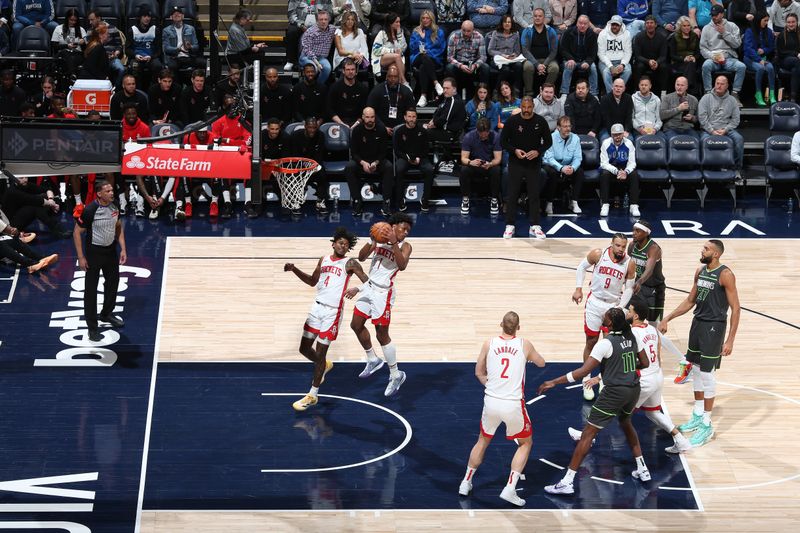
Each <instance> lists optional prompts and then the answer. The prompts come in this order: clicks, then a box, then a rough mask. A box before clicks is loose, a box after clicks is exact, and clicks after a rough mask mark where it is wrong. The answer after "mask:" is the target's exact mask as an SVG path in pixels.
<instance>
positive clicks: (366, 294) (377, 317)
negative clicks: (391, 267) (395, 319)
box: [353, 282, 395, 326]
mask: <svg viewBox="0 0 800 533" xmlns="http://www.w3.org/2000/svg"><path fill="white" fill-rule="evenodd" d="M394 297H395V291H394V287H392V288H389V289H384V288H381V287H378V286H377V285H373V284H372V283H369V282H367V283H366V284H365V285H364V288H363V289H362V290H361V296H360V297H359V299H358V301H357V302H356V307H355V310H354V311H353V313H354V314H356V315H357V316H361V317H364V318H368V319H371V320H372V323H373V324H375V325H376V326H388V325H389V323H390V322H391V321H392V307H393V306H394Z"/></svg>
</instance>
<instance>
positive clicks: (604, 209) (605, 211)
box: [600, 204, 609, 217]
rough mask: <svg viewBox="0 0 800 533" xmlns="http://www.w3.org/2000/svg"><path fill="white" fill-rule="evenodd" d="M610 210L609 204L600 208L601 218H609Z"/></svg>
mask: <svg viewBox="0 0 800 533" xmlns="http://www.w3.org/2000/svg"><path fill="white" fill-rule="evenodd" d="M608 208H609V205H608V204H603V205H602V206H600V216H601V217H607V216H608Z"/></svg>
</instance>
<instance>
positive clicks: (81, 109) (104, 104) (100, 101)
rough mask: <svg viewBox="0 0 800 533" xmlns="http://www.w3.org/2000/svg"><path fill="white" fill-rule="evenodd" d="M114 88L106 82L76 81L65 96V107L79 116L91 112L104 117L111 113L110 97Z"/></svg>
mask: <svg viewBox="0 0 800 533" xmlns="http://www.w3.org/2000/svg"><path fill="white" fill-rule="evenodd" d="M113 93H114V87H113V86H112V85H111V82H110V81H108V80H76V81H75V84H74V85H73V86H72V88H71V89H70V91H69V94H67V107H71V108H72V109H74V110H75V113H77V114H79V115H85V114H86V113H88V112H89V111H91V110H93V109H94V110H96V111H99V112H100V114H101V115H102V116H104V117H107V116H109V112H110V111H111V95H112V94H113Z"/></svg>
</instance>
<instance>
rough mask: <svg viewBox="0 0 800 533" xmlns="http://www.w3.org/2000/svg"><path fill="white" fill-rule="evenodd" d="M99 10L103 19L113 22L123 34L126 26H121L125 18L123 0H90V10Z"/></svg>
mask: <svg viewBox="0 0 800 533" xmlns="http://www.w3.org/2000/svg"><path fill="white" fill-rule="evenodd" d="M92 10H95V11H97V12H98V13H99V14H100V16H101V17H102V19H103V20H104V21H105V22H108V23H109V24H113V25H114V26H116V27H117V29H118V30H119V31H120V32H121V33H122V34H123V38H124V33H125V28H123V27H121V24H122V22H123V21H124V18H123V13H124V10H123V6H122V0H89V11H92Z"/></svg>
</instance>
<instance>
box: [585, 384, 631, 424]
mask: <svg viewBox="0 0 800 533" xmlns="http://www.w3.org/2000/svg"><path fill="white" fill-rule="evenodd" d="M639 390H640V389H639V384H638V383H637V384H636V385H634V386H632V387H627V386H624V385H606V386H605V387H603V390H601V391H600V396H598V397H597V400H596V401H595V402H594V405H592V410H591V412H590V413H589V418H588V419H587V420H586V421H587V422H588V423H590V424H591V425H593V426H594V427H596V428H599V429H603V428H604V427H606V426H607V425H608V423H609V422H611V421H612V420H613V419H614V418H619V419H620V420H624V419H626V418H628V417H629V416H631V415H632V414H633V410H634V409H636V402H638V401H639Z"/></svg>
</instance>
